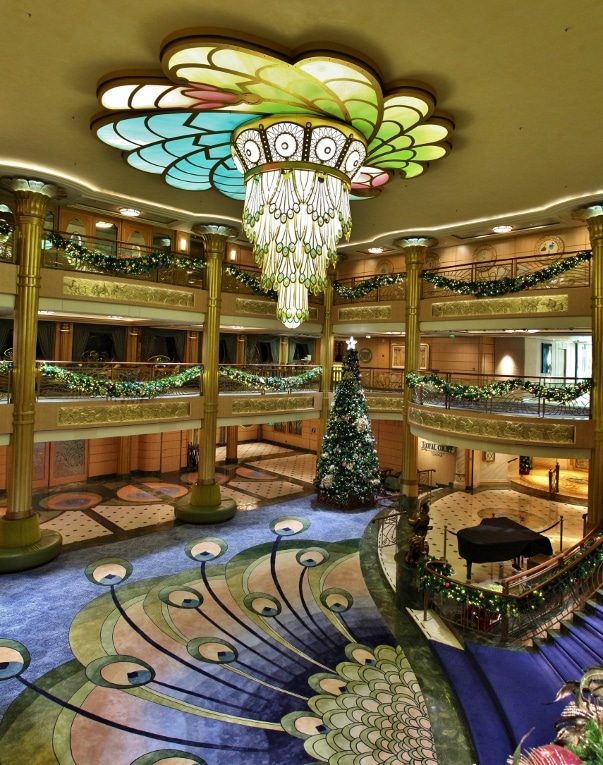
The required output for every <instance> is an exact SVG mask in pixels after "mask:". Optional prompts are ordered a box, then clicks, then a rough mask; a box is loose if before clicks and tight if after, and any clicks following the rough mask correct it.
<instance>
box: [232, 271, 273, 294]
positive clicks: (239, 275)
mask: <svg viewBox="0 0 603 765" xmlns="http://www.w3.org/2000/svg"><path fill="white" fill-rule="evenodd" d="M224 271H225V273H227V274H228V275H229V276H232V277H233V279H236V280H237V281H238V282H241V284H244V285H245V286H246V287H248V288H249V289H250V290H253V292H255V293H256V294H257V295H266V297H269V298H270V299H271V300H277V299H278V292H276V291H275V290H265V289H264V288H263V287H262V285H261V283H260V280H259V279H257V278H256V277H255V276H253V274H250V273H248V272H247V271H243V270H242V269H240V268H237V267H236V266H225V267H224Z"/></svg>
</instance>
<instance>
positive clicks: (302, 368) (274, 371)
mask: <svg viewBox="0 0 603 765" xmlns="http://www.w3.org/2000/svg"><path fill="white" fill-rule="evenodd" d="M228 366H229V368H230V369H234V370H237V371H239V372H244V373H246V374H248V375H253V376H254V377H257V378H258V380H257V385H254V386H253V387H251V386H249V385H245V383H243V382H241V381H239V380H232V379H230V378H229V377H225V376H223V375H220V378H219V390H220V393H234V392H237V391H245V392H247V393H254V392H255V393H262V394H263V393H270V392H273V388H272V387H271V386H270V380H269V378H285V379H287V378H294V377H297V376H298V375H301V374H303V373H304V372H308V370H310V369H312V368H313V366H309V365H307V364H229V365H228ZM262 380H264V381H265V382H264V384H262ZM291 382H292V385H291V388H289V389H288V390H286V391H284V392H287V393H297V392H301V391H318V390H320V382H321V376H320V375H318V377H314V378H313V379H312V380H309V381H308V382H305V383H304V384H303V385H301V386H300V387H298V386H297V385H295V383H294V381H293V380H292V381H291ZM276 392H280V393H282V392H283V391H276Z"/></svg>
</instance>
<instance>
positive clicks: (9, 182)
mask: <svg viewBox="0 0 603 765" xmlns="http://www.w3.org/2000/svg"><path fill="white" fill-rule="evenodd" d="M0 186H2V187H3V188H5V189H8V190H9V191H12V192H13V194H14V195H15V199H17V201H21V202H24V201H27V200H31V201H33V202H36V201H38V202H42V203H43V205H44V208H45V206H46V204H47V203H48V200H49V199H63V198H64V197H65V196H66V193H65V190H64V189H62V188H61V187H60V186H55V184H54V183H46V181H38V180H32V179H30V178H8V177H4V178H0Z"/></svg>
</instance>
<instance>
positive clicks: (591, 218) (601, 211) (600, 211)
mask: <svg viewBox="0 0 603 765" xmlns="http://www.w3.org/2000/svg"><path fill="white" fill-rule="evenodd" d="M572 218H573V219H574V220H580V221H583V222H584V223H586V225H587V226H588V233H589V234H590V241H591V243H592V242H593V241H594V240H595V239H603V203H602V204H594V205H589V206H588V207H582V208H580V209H578V210H574V211H573V212H572Z"/></svg>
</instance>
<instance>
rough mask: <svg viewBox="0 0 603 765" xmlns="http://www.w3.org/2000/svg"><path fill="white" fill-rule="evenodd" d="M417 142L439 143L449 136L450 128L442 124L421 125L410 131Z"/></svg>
mask: <svg viewBox="0 0 603 765" xmlns="http://www.w3.org/2000/svg"><path fill="white" fill-rule="evenodd" d="M408 135H409V136H411V138H412V139H413V141H414V143H415V144H418V145H421V144H426V143H437V142H438V141H443V140H444V138H446V137H447V136H448V130H447V129H446V128H445V127H443V126H442V125H419V126H418V127H416V128H413V130H411V131H409V133H408Z"/></svg>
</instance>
